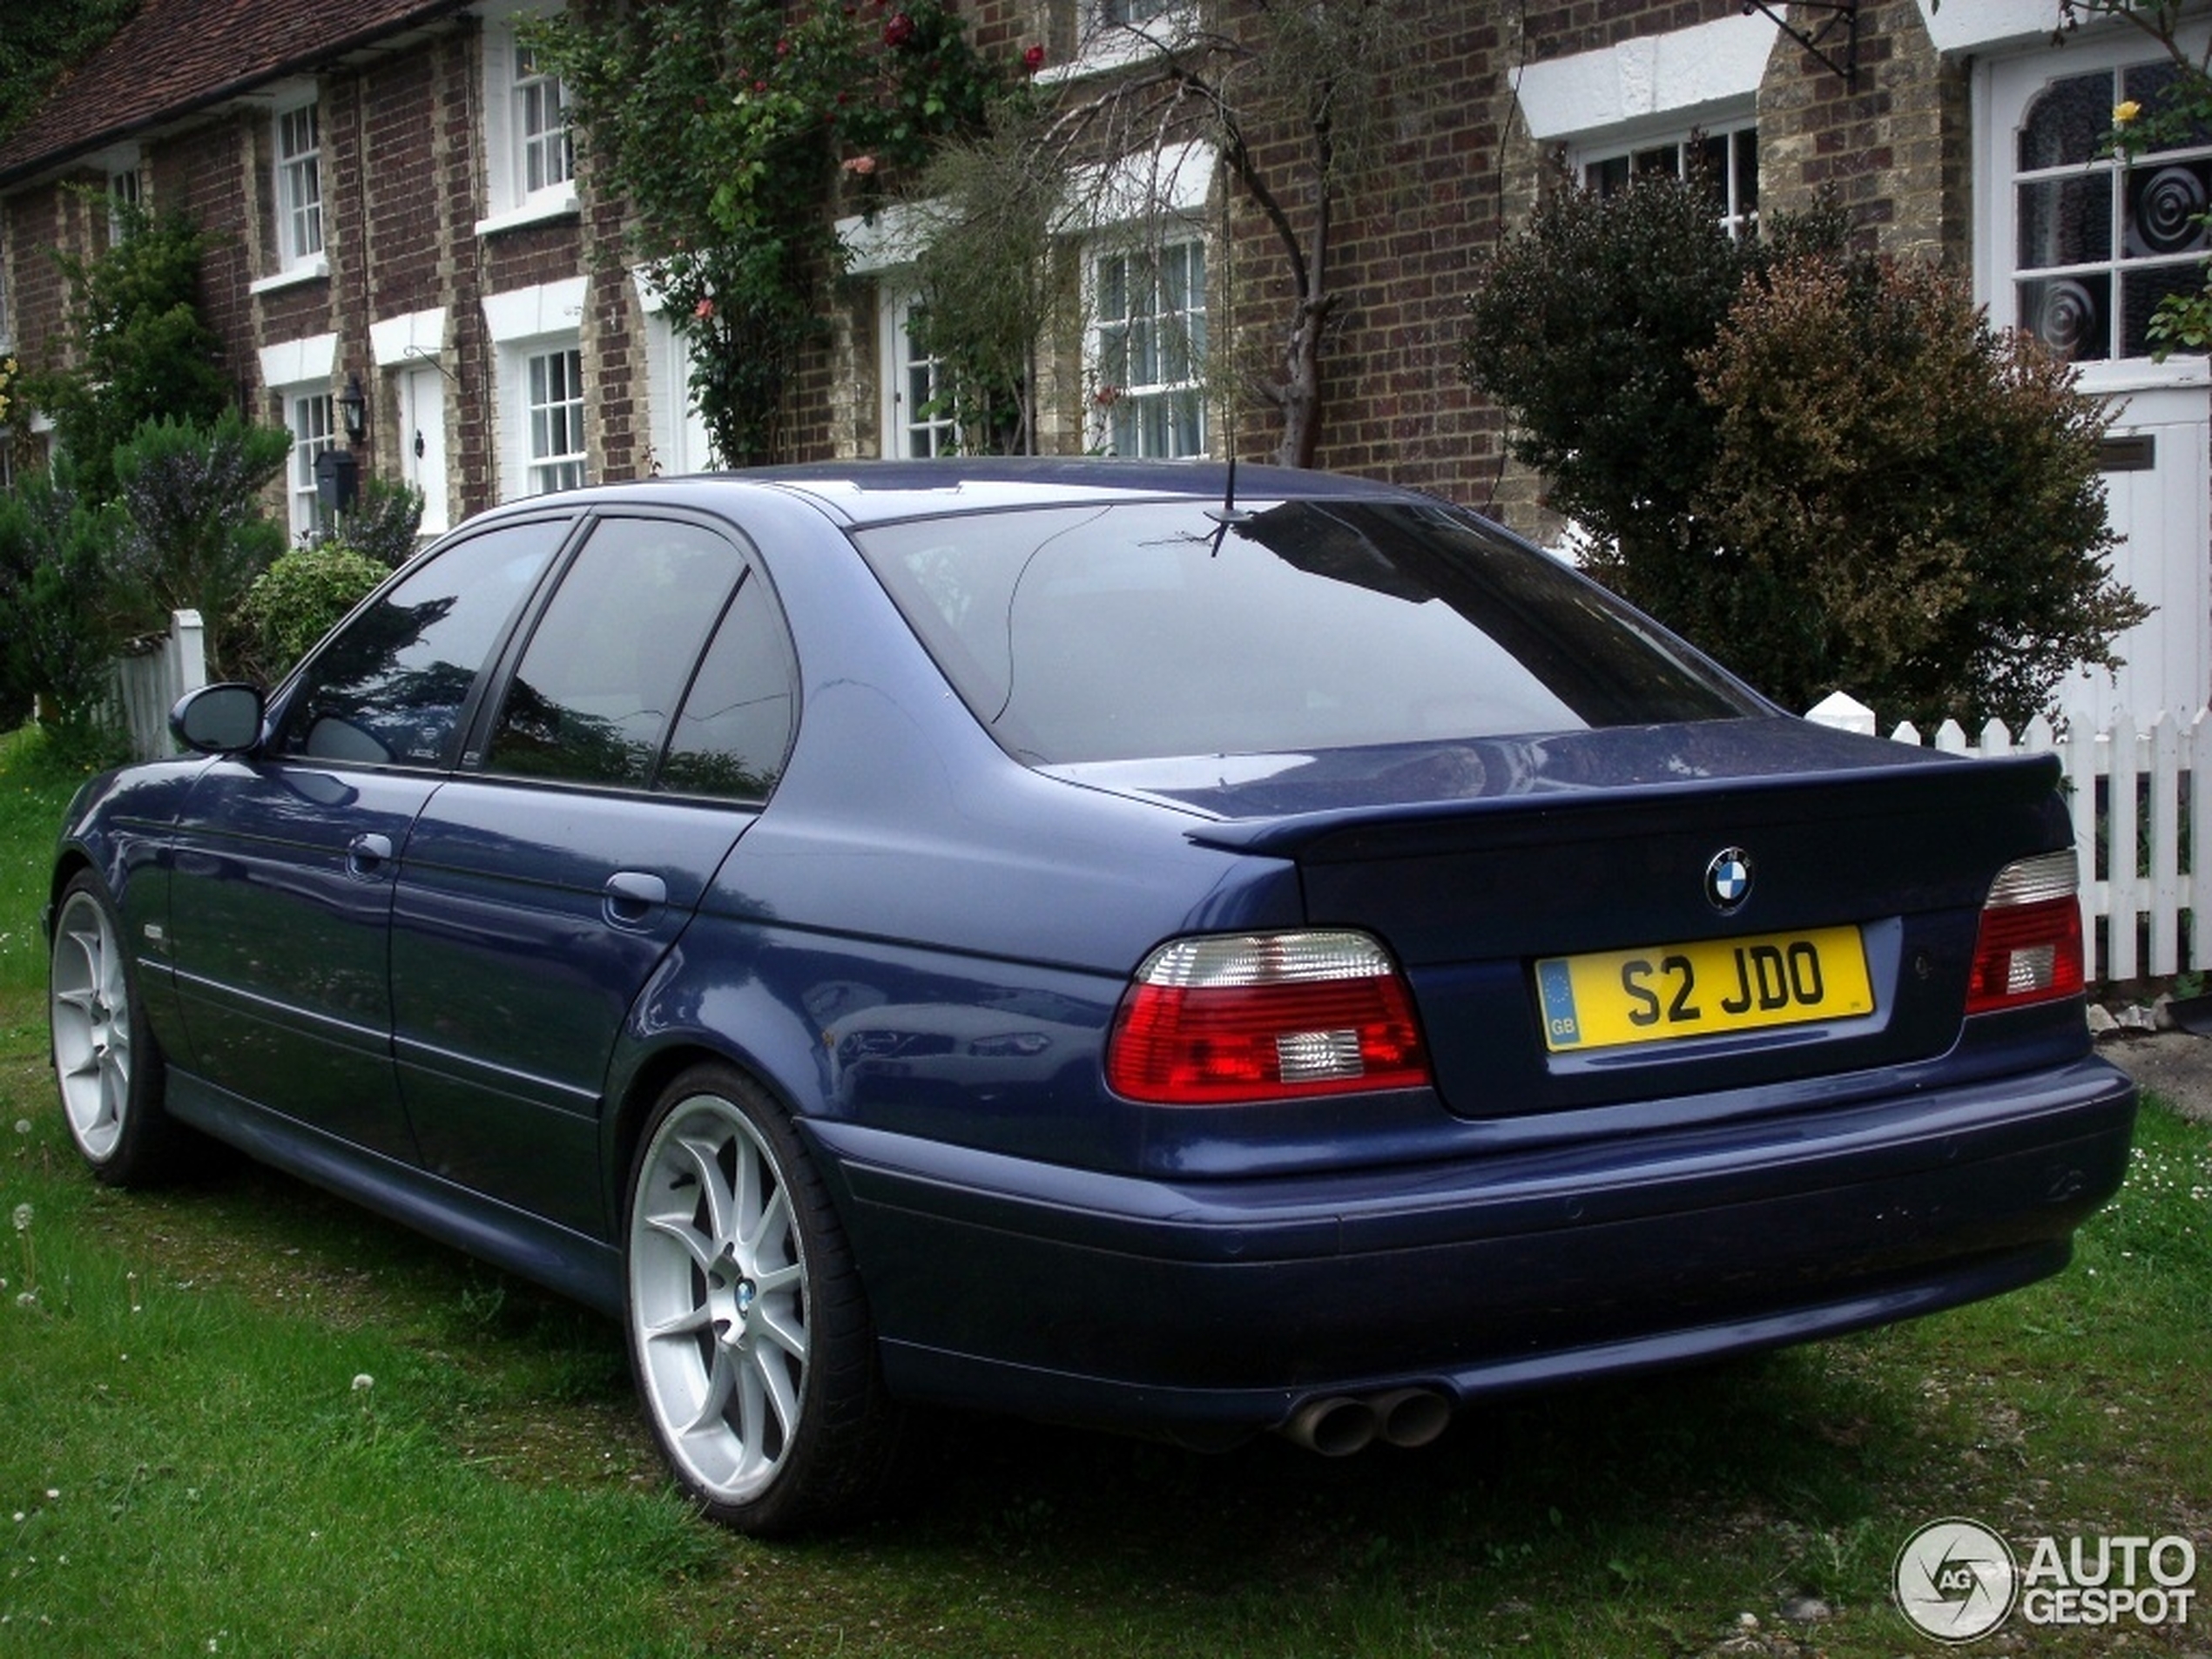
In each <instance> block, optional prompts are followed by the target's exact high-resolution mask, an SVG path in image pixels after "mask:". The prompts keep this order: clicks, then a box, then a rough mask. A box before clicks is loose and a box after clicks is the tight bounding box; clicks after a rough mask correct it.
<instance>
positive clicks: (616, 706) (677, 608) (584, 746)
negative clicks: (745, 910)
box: [484, 517, 745, 789]
mask: <svg viewBox="0 0 2212 1659" xmlns="http://www.w3.org/2000/svg"><path fill="white" fill-rule="evenodd" d="M744 571H745V556H744V555H743V554H742V553H740V552H739V551H738V549H737V548H736V547H735V546H733V545H732V543H730V542H729V541H728V540H726V539H725V537H723V536H718V535H717V534H716V533H715V532H714V531H712V530H711V529H706V528H705V527H704V526H702V525H698V524H693V523H686V522H684V521H681V520H673V519H657V518H643V517H637V518H609V519H604V520H603V521H601V522H600V523H598V524H597V525H596V526H594V527H593V529H592V531H591V537H590V541H588V542H586V543H584V545H583V550H581V551H580V552H579V553H578V554H577V556H576V559H575V562H574V563H571V564H570V567H569V568H568V570H566V571H565V572H563V576H562V577H561V585H560V587H559V589H558V590H557V591H556V592H555V594H554V595H553V598H552V601H551V603H550V604H548V605H547V607H546V609H545V613H544V615H543V617H540V618H539V619H538V622H537V624H536V628H535V630H534V631H532V633H531V636H530V641H529V646H528V648H527V649H526V650H525V651H523V658H522V662H521V664H520V666H519V667H518V668H517V669H516V672H515V676H514V678H513V679H512V680H511V681H510V682H509V685H508V687H507V691H506V696H505V699H504V701H503V702H502V705H501V708H500V712H499V718H498V721H497V723H496V725H495V727H494V729H493V732H492V735H491V740H490V744H489V747H488V750H487V752H486V754H485V759H484V769H485V770H486V771H487V772H497V773H504V774H507V775H509V776H517V777H527V778H555V779H563V780H566V781H569V782H573V783H587V784H599V785H607V786H615V787H628V788H637V789H643V788H644V787H646V786H648V785H650V784H651V782H652V779H653V775H654V772H655V771H656V769H657V768H658V765H659V762H660V758H661V752H662V749H663V747H664V744H665V742H666V740H667V738H668V734H669V730H670V726H671V722H672V721H673V719H674V718H675V715H676V711H677V709H678V705H680V704H681V703H682V702H683V699H684V696H685V691H686V690H687V689H688V688H689V687H690V685H691V679H692V677H693V673H694V671H695V670H696V669H697V667H698V662H699V656H700V652H701V651H702V650H703V649H704V648H705V644H706V642H707V637H708V634H709V632H710V631H711V630H712V629H713V628H714V627H715V624H716V623H717V621H718V618H719V617H721V615H722V613H723V611H724V610H725V607H726V606H727V605H728V604H729V601H730V597H731V595H732V592H733V591H734V590H735V589H736V587H737V585H738V578H739V577H741V576H742V575H743V574H744Z"/></svg>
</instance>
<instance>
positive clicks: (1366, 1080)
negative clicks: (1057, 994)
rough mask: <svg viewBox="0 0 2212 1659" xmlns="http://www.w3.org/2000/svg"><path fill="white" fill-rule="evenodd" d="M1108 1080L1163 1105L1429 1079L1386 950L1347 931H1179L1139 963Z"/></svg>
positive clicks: (1406, 995)
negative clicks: (1196, 934) (1186, 934)
mask: <svg viewBox="0 0 2212 1659" xmlns="http://www.w3.org/2000/svg"><path fill="white" fill-rule="evenodd" d="M1106 1080H1107V1082H1109V1084H1110V1085H1111V1086H1112V1087H1113V1089H1114V1090H1115V1092H1116V1093H1117V1094H1121V1095H1123V1096H1127V1097H1128V1098H1130V1099H1131V1100H1142V1101H1150V1102H1154V1103H1161V1104H1167V1105H1184V1106H1196V1105H1211V1104H1214V1103H1228V1102H1242V1101H1269V1100H1286V1099H1295V1098H1298V1097H1299V1096H1308V1095H1332V1094H1342V1093H1345V1092H1346V1091H1348V1090H1352V1089H1411V1088H1416V1087H1420V1086H1421V1085H1424V1084H1426V1083H1427V1082H1429V1068H1428V1057H1427V1055H1426V1053H1425V1052H1424V1050H1423V1049H1422V1047H1421V1037H1420V1025H1419V1024H1418V1022H1416V1021H1415V1020H1414V1018H1413V993H1412V991H1411V990H1410V989H1409V988H1408V987H1407V986H1406V980H1405V977H1404V976H1403V975H1402V974H1399V971H1398V968H1397V965H1396V964H1395V963H1394V962H1393V961H1391V959H1390V954H1389V953H1388V952H1387V951H1386V950H1385V949H1384V948H1382V946H1381V944H1380V943H1379V942H1378V941H1375V940H1373V939H1372V938H1370V937H1369V936H1368V935H1366V934H1361V933H1352V932H1349V931H1341V930H1317V931H1313V932H1306V933H1280V934H1221V935H1208V936H1206V937H1203V938H1196V939H1178V940H1176V941H1173V942H1171V943H1169V944H1165V945H1163V946H1161V947H1160V948H1159V949H1157V950H1156V951H1154V952H1153V953H1152V954H1150V956H1148V957H1146V958H1145V960H1144V963H1143V966H1142V967H1141V968H1138V969H1137V970H1136V976H1135V978H1134V980H1133V981H1132V982H1131V984H1130V988H1129V990H1128V992H1127V994H1126V995H1123V998H1122V1006H1121V1008H1120V1011H1119V1012H1118V1013H1116V1015H1115V1017H1114V1031H1113V1035H1112V1037H1111V1039H1110V1040H1109V1042H1108V1045H1107V1050H1106Z"/></svg>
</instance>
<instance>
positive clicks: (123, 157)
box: [105, 145, 146, 247]
mask: <svg viewBox="0 0 2212 1659" xmlns="http://www.w3.org/2000/svg"><path fill="white" fill-rule="evenodd" d="M144 165H145V156H144V155H143V154H142V153H141V152H139V150H138V147H137V146H136V145H132V147H131V148H129V149H127V150H118V151H111V152H108V154H107V156H106V158H105V168H106V172H107V199H108V204H109V206H108V215H107V239H108V246H111V247H112V246H115V245H116V244H117V243H118V242H120V241H122V240H123V238H124V226H123V215H122V213H121V212H120V211H118V204H127V205H128V206H132V207H139V208H143V207H144V206H145V199H146V188H145V179H144V177H143V176H142V174H141V169H142V168H143V167H144Z"/></svg>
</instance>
